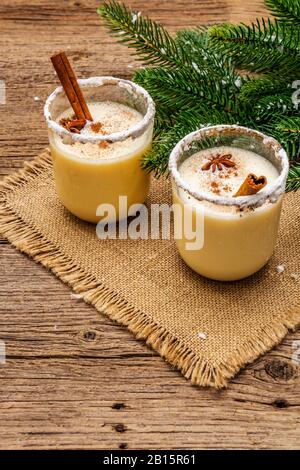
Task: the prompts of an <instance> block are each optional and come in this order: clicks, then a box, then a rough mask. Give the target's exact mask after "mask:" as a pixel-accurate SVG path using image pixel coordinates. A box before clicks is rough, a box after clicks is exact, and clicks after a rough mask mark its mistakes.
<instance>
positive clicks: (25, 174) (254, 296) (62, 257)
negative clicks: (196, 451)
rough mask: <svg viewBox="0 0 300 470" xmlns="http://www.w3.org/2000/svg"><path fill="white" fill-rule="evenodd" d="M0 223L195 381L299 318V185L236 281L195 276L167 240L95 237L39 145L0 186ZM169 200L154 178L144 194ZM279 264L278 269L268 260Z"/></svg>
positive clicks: (227, 366)
mask: <svg viewBox="0 0 300 470" xmlns="http://www.w3.org/2000/svg"><path fill="white" fill-rule="evenodd" d="M0 197H1V213H0V214H1V217H0V230H1V231H2V233H3V234H4V235H5V236H6V237H7V238H8V239H9V240H10V242H11V243H12V244H13V245H15V246H16V247H17V248H18V249H20V250H21V251H23V252H25V253H27V254H28V255H30V256H32V257H33V258H34V259H35V260H36V261H38V262H40V263H42V264H43V265H44V266H46V267H47V268H49V269H51V270H52V271H53V272H54V273H55V274H56V275H57V276H58V277H60V278H61V279H62V280H63V281H64V282H66V283H68V284H69V285H70V286H72V288H73V289H74V291H75V292H78V293H81V294H82V296H83V298H84V300H85V301H86V302H90V303H92V304H93V305H94V306H95V308H96V309H97V310H99V311H100V312H104V313H106V314H107V315H108V316H109V317H110V318H112V319H114V320H116V321H117V322H119V323H122V324H124V325H127V327H128V328H129V329H130V330H131V331H132V332H133V333H134V334H135V336H136V337H137V338H143V339H144V340H145V341H146V342H147V344H148V345H150V346H151V347H152V348H153V349H155V350H156V351H158V352H159V354H160V355H161V356H162V357H164V358H165V359H166V360H167V361H168V362H170V363H171V364H172V365H173V366H175V367H177V368H179V369H180V370H181V372H182V374H183V375H184V376H185V377H186V378H188V379H190V380H191V381H192V382H193V383H196V384H199V385H210V386H213V387H222V386H225V385H226V384H227V381H228V379H230V378H231V377H232V376H233V375H235V374H236V373H237V372H238V371H239V369H240V368H241V367H242V366H244V365H245V364H247V363H249V362H251V361H253V360H254V359H256V358H257V357H258V356H259V355H260V354H262V353H264V352H266V351H267V350H268V349H270V348H272V347H273V346H274V345H275V344H277V343H278V342H279V341H280V340H281V339H282V338H283V337H284V336H285V334H286V333H287V331H288V328H295V326H296V325H297V323H299V322H300V250H299V246H300V231H299V227H300V210H299V207H300V191H298V192H297V193H293V194H289V195H287V196H286V199H285V203H284V209H283V216H282V223H281V230H280V237H279V241H278V245H277V249H276V253H275V255H274V256H273V258H272V260H271V261H270V262H269V264H268V265H267V266H266V267H265V268H264V269H262V270H261V271H260V272H259V273H258V274H256V275H254V276H252V277H250V278H248V279H246V280H243V281H239V282H231V283H221V282H214V281H210V280H208V279H205V278H202V277H200V276H198V275H197V274H195V273H194V272H193V271H191V270H190V269H189V268H188V267H187V266H186V265H185V264H184V262H183V261H182V260H181V259H180V257H179V255H178V253H177V251H176V248H175V245H174V242H173V240H171V241H170V240H135V241H134V240H105V241H104V240H102V241H99V240H98V238H97V236H96V232H95V226H94V225H92V224H88V223H84V222H81V221H80V220H78V219H77V218H75V217H74V216H72V215H71V214H70V213H69V212H68V211H67V210H65V209H64V207H63V206H62V205H61V203H60V202H59V200H58V198H57V196H56V193H55V188H54V182H53V175H52V165H51V159H50V157H49V154H48V153H47V152H45V153H43V154H42V155H40V156H39V157H38V158H36V159H35V160H34V161H33V162H32V163H30V164H27V165H26V167H25V169H24V170H22V171H21V172H20V173H18V174H15V175H12V176H10V177H8V178H6V179H5V180H4V181H3V183H2V185H1V194H0ZM169 200H170V188H169V183H168V182H166V180H165V179H163V178H162V179H160V180H159V181H153V185H152V192H151V195H150V198H149V201H150V202H156V203H162V202H168V201H169ZM278 265H284V266H285V270H284V272H283V273H281V274H280V273H278V272H277V270H276V267H277V266H278Z"/></svg>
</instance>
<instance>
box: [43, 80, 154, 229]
mask: <svg viewBox="0 0 300 470" xmlns="http://www.w3.org/2000/svg"><path fill="white" fill-rule="evenodd" d="M78 83H79V85H80V87H81V89H82V93H83V95H84V98H85V100H86V103H87V105H88V108H89V110H90V113H91V115H92V118H93V120H92V121H87V122H86V123H85V125H84V127H83V128H82V127H80V126H78V120H76V119H75V116H74V112H73V110H72V108H71V106H70V104H69V101H68V99H67V97H66V95H65V93H64V91H63V89H62V87H61V86H60V87H58V88H57V89H56V90H55V91H54V92H53V93H52V94H51V95H50V96H49V98H48V99H47V101H46V104H45V108H44V114H45V118H46V121H47V125H48V131H49V141H50V149H51V155H52V159H53V167H54V177H55V184H56V190H57V193H58V196H59V198H60V200H61V202H62V203H63V205H64V206H65V207H66V208H67V209H68V210H69V211H70V212H72V214H74V215H76V216H77V217H79V218H80V219H83V220H86V221H88V222H94V223H95V222H98V221H99V219H100V218H101V217H100V216H98V215H97V208H98V206H100V205H107V204H108V205H111V206H113V207H114V208H115V212H114V214H115V216H114V219H115V220H118V219H119V215H120V214H119V196H125V197H127V205H128V207H130V206H131V205H132V204H142V203H143V202H144V201H145V199H146V197H147V194H148V191H149V185H150V175H149V174H148V173H147V172H146V171H144V170H143V169H142V166H141V159H142V157H143V156H144V155H145V153H146V152H148V151H149V149H150V148H151V142H152V134H153V121H154V114H155V107H154V103H153V100H152V99H151V97H150V95H149V94H148V93H147V91H146V90H144V89H143V88H142V87H140V86H138V85H136V84H135V83H133V82H130V81H128V80H122V79H119V78H114V77H92V78H89V79H83V80H78ZM72 115H73V116H72ZM113 221H114V220H112V221H111V222H113Z"/></svg>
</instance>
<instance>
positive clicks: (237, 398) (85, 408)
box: [0, 0, 300, 449]
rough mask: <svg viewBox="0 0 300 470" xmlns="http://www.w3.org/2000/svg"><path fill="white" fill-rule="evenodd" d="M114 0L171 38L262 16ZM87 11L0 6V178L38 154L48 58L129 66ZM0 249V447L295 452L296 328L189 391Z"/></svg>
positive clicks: (109, 70)
mask: <svg viewBox="0 0 300 470" xmlns="http://www.w3.org/2000/svg"><path fill="white" fill-rule="evenodd" d="M126 3H128V4H130V5H132V6H133V7H134V8H136V9H138V10H141V11H142V12H143V13H147V14H149V15H150V16H151V17H152V18H154V19H156V20H158V21H161V22H163V24H165V25H166V26H167V27H168V28H169V29H170V31H172V32H174V31H175V30H176V29H178V28H179V27H188V26H194V25H197V24H199V23H208V22H209V23H213V22H219V21H224V20H226V21H234V22H238V21H240V20H243V21H251V20H253V19H255V17H256V16H261V15H263V14H264V13H265V10H264V7H263V3H262V1H258V0H256V1H253V2H250V3H249V2H248V3H247V4H245V2H243V1H242V0H234V1H231V2H229V1H225V0H220V1H217V0H204V1H201V2H199V1H197V0H193V1H190V2H186V1H183V0H181V1H180V0H176V1H171V0H169V1H156V0H153V1H151V2H149V1H148V2H147V1H145V0H144V1H127V2H126ZM96 7H97V2H94V1H92V0H88V1H84V2H83V1H71V0H70V1H64V2H59V1H58V0H54V1H52V2H49V1H46V0H33V1H32V2H30V4H28V2H26V1H25V0H14V2H12V1H11V0H2V2H1V4H0V18H1V20H0V28H1V32H2V34H1V37H0V44H1V56H0V79H2V80H5V82H6V86H7V104H6V105H5V106H3V105H2V106H0V111H1V126H0V152H1V165H0V172H1V175H5V174H8V173H11V172H13V171H14V170H15V169H17V168H19V167H21V166H22V164H23V161H24V160H26V159H31V158H32V157H33V156H35V155H36V154H37V153H38V152H40V151H41V150H42V149H43V148H44V147H45V146H46V145H47V132H46V129H45V126H44V122H43V118H42V107H43V101H44V100H45V98H46V97H47V95H48V94H49V92H50V91H51V90H52V89H53V87H54V85H55V83H56V78H55V76H54V73H53V71H52V68H51V66H50V63H49V56H50V54H51V53H53V51H55V50H57V49H63V48H65V49H66V50H67V51H68V55H69V56H70V57H71V59H72V61H73V62H74V63H75V66H76V70H78V73H79V75H80V76H89V75H95V74H113V75H119V76H123V77H130V76H131V74H132V71H133V69H134V68H135V67H138V66H139V64H138V62H136V61H135V60H134V59H133V58H132V57H130V55H129V52H128V50H127V49H126V48H125V47H123V46H120V45H118V44H116V43H115V41H114V40H113V39H112V38H111V37H110V36H109V34H108V33H107V31H106V30H105V28H104V27H103V26H100V25H99V19H98V17H97V15H96V13H95V9H96ZM75 22H76V24H77V26H78V31H79V32H78V35H77V36H76V42H74V24H75ZM112 58H117V59H118V60H115V59H114V60H112ZM34 97H39V98H40V101H35V100H34ZM20 116H24V117H25V119H26V126H21V125H20V120H19V119H20ZM0 251H1V261H2V263H1V270H0V286H1V289H0V310H1V315H0V339H1V340H3V341H5V344H6V351H7V362H6V364H5V365H3V364H0V383H1V387H0V409H1V420H0V448H2V449H4V448H10V449H20V448H26V449H28V448H33V449H34V448H52V449H53V448H55V449H56V448H78V447H81V448H103V449H105V448H106V449H111V448H121V449H122V448H129V449H130V448H131V449H133V448H134V449H137V448H146V449H147V448H152V449H159V448H160V449H162V448H174V449H176V448H182V449H195V448H207V449H209V448H219V449H222V448H245V449H246V448H251V449H255V448H260V449H264V448H289V449H296V448H299V424H300V386H299V370H298V368H297V366H296V365H295V364H294V363H293V361H292V352H293V341H295V340H300V333H299V332H298V333H294V334H290V335H289V336H288V337H287V338H286V339H285V340H284V341H283V343H282V344H281V345H280V346H278V347H277V348H275V349H274V350H273V351H272V352H270V353H269V354H267V355H266V356H264V357H263V358H261V359H259V360H258V361H256V362H255V363H254V364H252V365H251V366H249V367H247V368H246V369H245V370H244V371H242V373H241V374H240V375H239V376H238V377H237V378H236V379H235V380H233V381H232V383H231V385H230V387H229V388H228V389H227V390H223V391H219V392H218V391H215V390H205V389H199V388H196V387H192V386H191V385H190V384H189V383H188V382H187V381H185V379H183V378H182V376H181V375H180V373H179V372H177V371H174V370H172V368H171V367H169V366H168V365H167V364H166V363H164V362H163V361H162V360H161V358H160V357H159V356H158V355H156V354H155V353H154V352H152V351H151V350H149V349H148V348H147V347H145V346H144V344H143V343H141V342H138V341H136V340H135V339H134V338H133V337H132V335H131V334H130V333H129V332H128V331H127V330H126V328H122V327H120V326H118V325H115V324H114V323H112V322H111V321H109V320H108V319H107V318H106V317H104V316H101V315H99V313H97V312H96V311H95V310H94V309H93V308H92V307H90V306H88V305H85V304H84V303H83V302H82V301H80V300H76V299H73V298H72V296H71V292H70V290H69V288H68V287H67V286H65V285H63V284H62V283H61V282H60V281H59V280H58V279H56V278H55V277H54V276H52V275H50V274H49V273H48V272H47V271H46V270H45V269H44V268H42V267H41V266H38V265H36V264H35V263H33V262H32V261H31V260H30V259H29V258H27V257H26V256H24V255H21V254H20V253H18V252H16V251H15V250H14V249H13V248H12V247H11V246H10V245H9V244H7V243H6V241H5V240H3V238H2V239H1V238H0Z"/></svg>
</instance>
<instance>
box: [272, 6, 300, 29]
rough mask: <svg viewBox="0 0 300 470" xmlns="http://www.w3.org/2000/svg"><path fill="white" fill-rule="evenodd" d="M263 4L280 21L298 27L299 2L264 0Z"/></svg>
mask: <svg viewBox="0 0 300 470" xmlns="http://www.w3.org/2000/svg"><path fill="white" fill-rule="evenodd" d="M265 3H266V6H267V7H268V8H269V9H270V10H271V11H272V13H273V14H274V16H276V17H277V18H278V19H279V20H280V21H285V22H287V23H291V24H294V25H295V24H298V25H300V1H299V0H265Z"/></svg>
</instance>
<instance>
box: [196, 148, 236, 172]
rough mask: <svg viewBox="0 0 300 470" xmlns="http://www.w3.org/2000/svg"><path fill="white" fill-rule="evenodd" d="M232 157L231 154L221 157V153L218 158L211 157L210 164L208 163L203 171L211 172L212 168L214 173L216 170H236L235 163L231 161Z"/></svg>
mask: <svg viewBox="0 0 300 470" xmlns="http://www.w3.org/2000/svg"><path fill="white" fill-rule="evenodd" d="M231 158H232V155H231V154H230V153H228V154H225V155H221V154H220V153H217V155H216V156H213V157H210V159H209V160H208V162H206V163H205V164H204V165H203V166H202V167H201V169H202V170H204V171H205V170H209V169H210V168H211V169H212V172H215V171H216V169H217V168H218V170H220V171H221V170H222V169H223V167H226V168H234V167H235V163H234V162H233V161H232V160H231Z"/></svg>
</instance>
